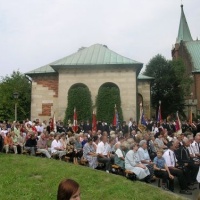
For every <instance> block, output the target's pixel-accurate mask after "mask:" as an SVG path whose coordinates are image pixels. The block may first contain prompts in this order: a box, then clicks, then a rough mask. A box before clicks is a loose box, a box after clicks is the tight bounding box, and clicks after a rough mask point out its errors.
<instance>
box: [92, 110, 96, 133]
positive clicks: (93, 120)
mask: <svg viewBox="0 0 200 200" xmlns="http://www.w3.org/2000/svg"><path fill="white" fill-rule="evenodd" d="M92 131H97V119H96V114H95V112H94V111H93V114H92Z"/></svg>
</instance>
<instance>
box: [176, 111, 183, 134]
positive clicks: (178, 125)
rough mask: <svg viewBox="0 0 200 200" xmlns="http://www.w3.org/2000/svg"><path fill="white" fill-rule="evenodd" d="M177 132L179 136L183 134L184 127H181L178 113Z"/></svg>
mask: <svg viewBox="0 0 200 200" xmlns="http://www.w3.org/2000/svg"><path fill="white" fill-rule="evenodd" d="M176 117H177V119H176V132H177V134H181V133H182V127H181V122H180V119H179V116H178V112H176Z"/></svg>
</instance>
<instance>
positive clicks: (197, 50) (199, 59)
mask: <svg viewBox="0 0 200 200" xmlns="http://www.w3.org/2000/svg"><path fill="white" fill-rule="evenodd" d="M185 46H186V48H187V50H188V52H189V54H190V56H191V59H192V63H193V72H195V71H200V40H196V41H191V42H185Z"/></svg>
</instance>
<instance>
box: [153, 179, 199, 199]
mask: <svg viewBox="0 0 200 200" xmlns="http://www.w3.org/2000/svg"><path fill="white" fill-rule="evenodd" d="M153 185H154V186H156V187H158V180H156V181H155V182H154V183H153ZM192 187H193V188H194V187H196V188H197V189H195V190H191V192H192V195H184V194H180V193H179V191H180V187H179V183H178V180H177V178H175V180H174V192H173V193H172V192H170V191H166V192H169V193H171V194H174V195H178V196H181V197H183V199H190V200H200V188H199V183H197V184H195V185H193V186H192ZM198 195H199V199H198ZM172 200H173V197H172Z"/></svg>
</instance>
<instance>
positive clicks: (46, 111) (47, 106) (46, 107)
mask: <svg viewBox="0 0 200 200" xmlns="http://www.w3.org/2000/svg"><path fill="white" fill-rule="evenodd" d="M52 106H53V103H43V104H42V113H39V116H51V107H52Z"/></svg>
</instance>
